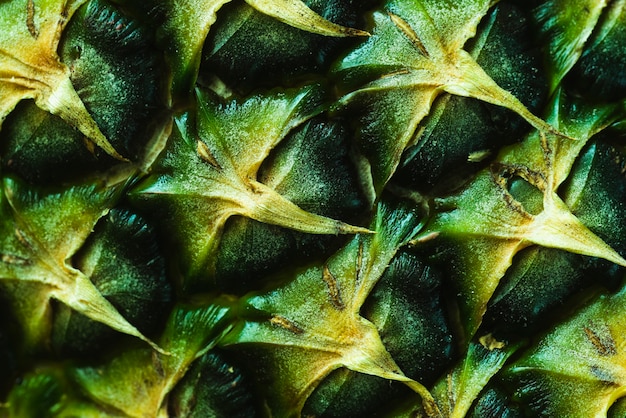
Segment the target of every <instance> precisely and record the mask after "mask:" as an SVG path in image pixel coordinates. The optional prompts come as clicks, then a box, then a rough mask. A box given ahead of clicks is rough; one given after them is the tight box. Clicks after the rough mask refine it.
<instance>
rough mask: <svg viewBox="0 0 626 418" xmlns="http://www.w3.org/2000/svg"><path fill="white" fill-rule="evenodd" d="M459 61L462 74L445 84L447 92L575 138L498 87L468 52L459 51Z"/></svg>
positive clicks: (541, 130)
mask: <svg viewBox="0 0 626 418" xmlns="http://www.w3.org/2000/svg"><path fill="white" fill-rule="evenodd" d="M459 62H460V64H459V66H460V67H462V69H463V72H462V75H461V76H458V77H457V80H455V82H451V83H450V84H449V85H447V86H445V90H446V91H447V92H448V93H451V94H455V95H459V96H464V97H473V98H475V99H479V100H482V101H484V102H487V103H491V104H495V105H497V106H502V107H505V108H507V109H509V110H512V111H513V112H515V113H517V114H518V115H520V116H521V117H523V118H524V119H525V120H526V121H527V122H528V123H529V124H530V125H531V126H532V127H534V128H535V129H537V130H539V131H540V132H545V133H550V134H553V135H557V136H560V137H562V138H567V139H571V140H575V138H572V137H570V136H568V135H565V134H564V133H562V132H559V131H558V130H557V129H556V128H555V127H554V126H552V125H550V124H549V123H548V122H546V121H544V120H543V119H541V118H540V117H538V116H535V115H534V114H533V113H532V112H531V111H530V110H528V108H527V107H526V106H524V104H523V103H522V102H520V101H519V99H518V98H517V97H515V96H514V95H513V94H511V93H510V92H508V91H506V90H504V89H503V88H502V87H500V86H499V85H498V84H497V83H496V82H495V81H494V80H493V79H492V78H491V77H490V76H489V75H488V74H487V73H486V72H485V71H484V70H483V69H482V67H481V66H480V65H479V64H478V63H476V61H475V60H474V58H472V57H471V55H469V53H466V52H464V51H461V53H460V54H459Z"/></svg>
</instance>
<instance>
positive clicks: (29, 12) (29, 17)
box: [26, 0, 39, 39]
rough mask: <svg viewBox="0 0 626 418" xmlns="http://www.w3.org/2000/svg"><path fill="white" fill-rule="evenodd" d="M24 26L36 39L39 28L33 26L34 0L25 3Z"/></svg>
mask: <svg viewBox="0 0 626 418" xmlns="http://www.w3.org/2000/svg"><path fill="white" fill-rule="evenodd" d="M26 26H27V27H28V32H29V33H30V36H32V37H33V38H35V39H37V38H38V37H39V30H38V29H37V27H36V26H35V1H34V0H28V3H27V4H26Z"/></svg>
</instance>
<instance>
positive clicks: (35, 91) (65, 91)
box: [0, 0, 123, 159]
mask: <svg viewBox="0 0 626 418" xmlns="http://www.w3.org/2000/svg"><path fill="white" fill-rule="evenodd" d="M83 3H85V0H74V1H72V0H39V1H36V0H12V1H3V2H0V27H2V31H0V125H1V124H2V121H4V119H5V118H6V117H7V116H8V114H9V113H11V111H12V110H13V109H14V108H15V106H16V105H17V104H18V103H19V102H20V101H21V100H23V99H34V101H35V103H36V104H37V106H38V107H40V108H41V109H43V110H46V111H48V112H50V113H52V114H55V115H57V116H59V117H61V118H62V119H63V120H65V121H66V122H67V123H68V124H69V125H71V126H72V127H74V128H76V129H78V130H80V131H81V132H82V133H83V134H84V135H85V136H86V137H87V138H88V139H89V140H91V141H93V143H95V144H96V145H98V146H99V147H100V148H102V149H103V150H104V151H106V152H107V153H108V154H110V155H111V156H113V157H115V158H118V159H123V157H122V156H121V155H120V154H119V153H118V152H117V151H116V150H115V149H114V148H113V146H112V145H111V144H110V143H109V141H108V140H107V138H106V137H105V136H104V134H103V133H102V132H101V131H100V128H99V127H98V125H97V124H96V122H95V121H94V120H93V118H92V117H91V115H90V114H89V112H88V111H87V109H86V108H85V105H84V103H83V102H82V100H81V99H80V97H79V96H78V94H77V93H76V90H74V87H73V86H72V82H71V81H70V69H69V68H68V67H67V66H66V65H65V64H63V63H62V62H61V61H60V60H59V56H58V53H57V47H58V44H59V40H60V39H61V36H62V33H63V29H64V28H65V26H66V24H67V22H68V20H69V19H70V18H71V17H72V15H73V14H74V12H75V11H76V9H78V8H79V7H80V6H81V5H82V4H83Z"/></svg>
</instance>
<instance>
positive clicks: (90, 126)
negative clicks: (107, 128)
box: [35, 75, 128, 161]
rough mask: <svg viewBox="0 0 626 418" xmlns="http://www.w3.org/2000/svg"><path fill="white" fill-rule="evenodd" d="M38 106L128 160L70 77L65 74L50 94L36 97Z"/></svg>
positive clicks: (114, 155)
mask: <svg viewBox="0 0 626 418" xmlns="http://www.w3.org/2000/svg"><path fill="white" fill-rule="evenodd" d="M35 101H36V103H37V106H39V107H40V108H42V109H44V110H46V111H48V112H50V113H52V114H54V115H57V116H59V117H60V118H61V119H63V120H64V121H66V122H67V123H69V124H70V125H71V126H73V127H75V128H77V129H78V130H79V131H80V132H82V133H83V134H84V135H85V136H86V137H87V138H88V139H89V140H90V141H93V142H94V143H95V144H96V145H97V146H99V147H100V148H102V149H103V150H104V151H105V152H106V153H107V154H109V155H110V156H112V157H113V158H116V159H118V160H120V161H128V159H126V158H124V157H123V156H122V155H120V154H119V153H118V152H117V151H116V150H115V148H113V145H111V143H110V142H109V140H108V139H107V138H106V137H105V136H104V134H103V133H102V131H100V128H99V127H98V125H97V124H96V122H95V121H94V120H93V118H92V117H91V115H90V114H89V112H88V111H87V108H85V104H84V103H83V101H82V100H81V98H80V97H79V96H78V93H76V90H74V86H73V85H72V82H71V81H70V79H69V77H68V76H66V75H63V76H62V77H61V78H59V79H58V82H57V83H56V86H55V87H54V89H53V90H52V91H50V92H49V93H48V94H41V95H39V96H38V97H37V98H36V99H35Z"/></svg>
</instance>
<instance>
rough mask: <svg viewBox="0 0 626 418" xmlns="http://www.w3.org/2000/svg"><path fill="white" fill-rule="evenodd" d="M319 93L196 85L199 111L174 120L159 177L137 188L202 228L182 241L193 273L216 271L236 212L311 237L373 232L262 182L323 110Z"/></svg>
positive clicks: (313, 90)
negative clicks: (225, 94) (240, 91)
mask: <svg viewBox="0 0 626 418" xmlns="http://www.w3.org/2000/svg"><path fill="white" fill-rule="evenodd" d="M319 94H320V90H319V87H318V86H309V87H306V88H304V89H294V90H289V91H285V92H280V91H276V92H272V93H269V94H265V95H257V96H253V97H251V98H249V99H247V100H245V101H237V100H233V101H229V102H225V103H220V102H219V100H218V99H216V98H215V97H214V96H213V95H211V94H209V93H207V92H203V91H200V90H198V113H197V114H195V113H188V114H185V115H183V116H181V117H179V118H178V119H177V127H178V129H176V130H175V132H174V134H173V136H172V138H171V140H170V143H169V144H168V148H167V149H166V150H165V152H164V156H163V158H162V159H161V160H160V161H159V162H157V165H156V168H155V169H154V170H153V172H154V174H153V175H152V176H150V177H148V178H147V179H145V180H144V181H143V182H142V183H141V184H139V185H138V188H137V190H136V191H135V192H133V193H134V195H135V196H136V197H137V199H139V200H142V201H145V202H146V204H151V203H150V202H151V201H154V202H158V201H164V202H166V204H168V205H171V207H172V208H173V210H175V211H176V212H177V213H178V214H179V215H180V218H181V219H182V222H184V223H185V224H187V223H188V224H189V225H191V224H198V222H199V223H200V224H201V225H204V227H203V228H200V229H198V228H193V230H194V231H196V232H193V233H188V232H185V233H184V234H183V235H182V236H180V237H179V238H178V239H179V240H180V241H181V243H182V244H183V248H184V250H183V251H184V253H185V254H186V255H185V258H186V260H187V262H188V265H190V266H192V267H191V269H190V272H189V275H190V276H191V277H207V276H208V277H210V276H212V275H213V273H214V269H215V265H214V263H215V261H216V251H217V249H218V245H219V242H220V237H221V233H222V228H223V226H224V224H225V222H226V221H227V220H228V218H229V217H231V216H236V215H238V216H244V217H247V218H250V219H254V220H257V221H259V222H262V223H267V224H272V225H277V226H281V227H285V228H290V229H293V230H297V231H301V232H306V233H312V234H333V235H336V234H354V233H369V232H370V231H368V230H367V229H366V228H362V227H356V226H351V225H348V224H346V223H344V222H341V221H337V220H334V219H330V218H328V217H325V216H321V215H317V214H313V213H311V212H307V211H305V210H304V209H302V208H300V207H298V206H297V205H296V204H294V203H293V202H291V201H290V200H288V199H287V198H285V197H284V196H282V195H280V194H279V193H278V192H276V191H275V190H274V189H273V188H272V187H270V186H267V185H265V184H263V183H261V182H260V181H258V180H257V177H258V172H259V169H260V167H261V165H262V164H263V162H264V161H265V160H266V159H267V158H268V156H269V154H270V152H271V151H272V149H274V148H275V147H276V146H277V145H278V144H279V143H280V142H281V141H282V140H283V139H284V137H285V136H286V135H287V134H288V133H289V132H290V131H291V130H293V129H294V128H296V127H298V126H300V125H301V124H302V123H304V122H305V121H307V120H309V119H310V118H312V117H313V116H315V115H316V114H318V113H319V112H320V110H321V108H320V106H319ZM179 230H180V231H186V230H188V228H182V229H180V228H179ZM193 280H194V279H192V281H193Z"/></svg>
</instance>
